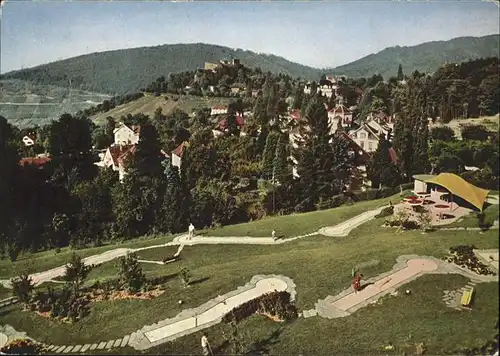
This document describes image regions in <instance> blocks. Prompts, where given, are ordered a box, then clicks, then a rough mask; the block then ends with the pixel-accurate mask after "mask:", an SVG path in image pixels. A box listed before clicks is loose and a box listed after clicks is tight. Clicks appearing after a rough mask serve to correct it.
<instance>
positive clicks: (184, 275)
mask: <svg viewBox="0 0 500 356" xmlns="http://www.w3.org/2000/svg"><path fill="white" fill-rule="evenodd" d="M179 278H180V279H181V281H182V283H183V284H184V288H185V287H187V286H189V280H190V279H191V272H189V271H188V270H187V269H186V268H183V269H181V271H180V272H179Z"/></svg>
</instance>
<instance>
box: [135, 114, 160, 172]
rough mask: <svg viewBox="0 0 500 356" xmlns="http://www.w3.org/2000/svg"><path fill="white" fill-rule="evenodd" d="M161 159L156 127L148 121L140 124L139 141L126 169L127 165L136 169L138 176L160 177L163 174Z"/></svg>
mask: <svg viewBox="0 0 500 356" xmlns="http://www.w3.org/2000/svg"><path fill="white" fill-rule="evenodd" d="M162 159H163V156H162V154H161V147H160V142H159V139H158V133H157V131H156V128H155V127H154V126H153V125H152V124H150V123H146V124H145V125H142V126H141V131H140V136H139V142H138V143H137V145H136V150H135V152H134V155H133V157H132V159H131V161H130V164H129V165H128V167H127V169H128V168H129V167H130V168H133V169H136V170H137V174H138V175H139V176H148V177H161V176H162V175H163V167H162V165H161V161H162Z"/></svg>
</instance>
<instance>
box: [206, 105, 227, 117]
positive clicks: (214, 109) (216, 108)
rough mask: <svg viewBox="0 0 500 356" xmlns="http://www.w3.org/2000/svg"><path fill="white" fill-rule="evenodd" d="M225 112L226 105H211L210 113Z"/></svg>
mask: <svg viewBox="0 0 500 356" xmlns="http://www.w3.org/2000/svg"><path fill="white" fill-rule="evenodd" d="M224 114H227V106H212V109H211V110H210V115H224Z"/></svg>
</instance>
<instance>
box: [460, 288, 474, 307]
mask: <svg viewBox="0 0 500 356" xmlns="http://www.w3.org/2000/svg"><path fill="white" fill-rule="evenodd" d="M473 294H474V288H470V289H466V290H464V292H463V293H462V299H461V301H460V304H462V306H463V307H470V304H471V302H472V295H473Z"/></svg>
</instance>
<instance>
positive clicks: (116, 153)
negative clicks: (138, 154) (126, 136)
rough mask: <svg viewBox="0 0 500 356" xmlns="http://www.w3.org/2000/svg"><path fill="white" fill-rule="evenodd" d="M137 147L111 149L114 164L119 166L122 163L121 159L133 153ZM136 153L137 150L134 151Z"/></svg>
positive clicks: (128, 146) (113, 147)
mask: <svg viewBox="0 0 500 356" xmlns="http://www.w3.org/2000/svg"><path fill="white" fill-rule="evenodd" d="M134 147H135V145H123V146H120V145H116V146H111V147H109V148H108V149H109V153H110V154H111V159H112V160H113V164H114V165H115V166H117V165H118V164H119V163H120V158H121V157H122V156H124V155H125V154H126V153H128V152H129V151H131V150H132V149H133V148H134ZM134 151H135V149H134Z"/></svg>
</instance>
